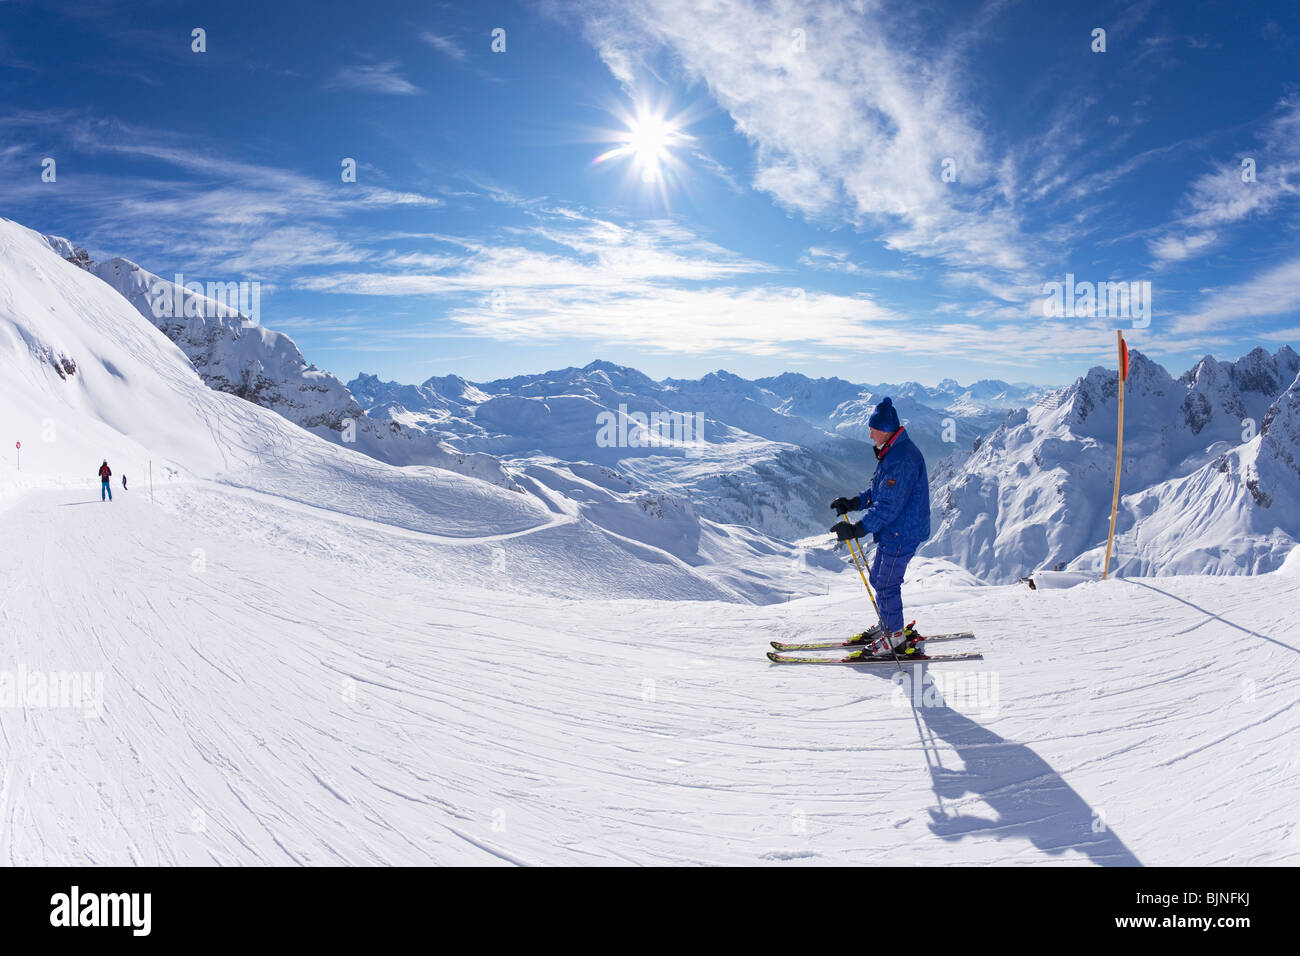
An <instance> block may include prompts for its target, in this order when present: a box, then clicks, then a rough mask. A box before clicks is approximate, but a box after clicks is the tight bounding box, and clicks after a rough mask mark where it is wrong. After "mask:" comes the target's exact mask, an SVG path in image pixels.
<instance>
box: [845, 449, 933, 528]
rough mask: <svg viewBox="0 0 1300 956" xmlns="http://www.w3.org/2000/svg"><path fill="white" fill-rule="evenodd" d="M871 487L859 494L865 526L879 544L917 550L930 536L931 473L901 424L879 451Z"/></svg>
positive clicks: (862, 520) (863, 524)
mask: <svg viewBox="0 0 1300 956" xmlns="http://www.w3.org/2000/svg"><path fill="white" fill-rule="evenodd" d="M877 454H878V455H879V460H878V461H877V462H876V473H875V474H874V475H872V477H871V487H870V488H869V489H867V490H866V491H864V492H862V494H860V495H859V496H858V505H859V507H860V510H862V511H865V512H866V513H865V514H864V515H863V516H862V517H861V519H859V520H860V521H861V524H862V528H863V530H865V531H866V532H867V533H868V534H871V535H873V536H874V537H875V539H876V543H877V544H888V545H892V546H894V547H896V548H899V549H909V550H915V549H916V548H918V547H920V545H921V542H922V541H924V540H925V539H926V538H928V537H930V477H929V475H928V474H926V470H925V458H924V457H923V456H922V455H921V449H919V448H917V447H916V445H915V443H913V441H912V439H910V438H909V437H907V431H906V430H905V429H902V428H900V429H899V430H898V432H897V433H896V434H895V436H894V438H893V439H892V440H891V441H890V442H889V443H888V444H887V445H886V446H885V450H884V451H883V452H878V453H877Z"/></svg>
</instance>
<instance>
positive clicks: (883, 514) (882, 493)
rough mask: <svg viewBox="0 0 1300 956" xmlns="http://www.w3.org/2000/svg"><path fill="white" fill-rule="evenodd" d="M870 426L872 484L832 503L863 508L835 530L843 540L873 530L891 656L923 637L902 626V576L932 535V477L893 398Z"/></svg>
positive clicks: (883, 645)
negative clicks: (873, 457) (873, 462)
mask: <svg viewBox="0 0 1300 956" xmlns="http://www.w3.org/2000/svg"><path fill="white" fill-rule="evenodd" d="M867 424H868V425H869V426H870V428H871V443H872V444H873V445H874V446H875V450H876V473H875V474H874V475H873V476H872V478H871V487H870V488H869V489H868V490H866V491H864V492H862V494H860V495H855V496H854V497H852V498H836V499H835V500H834V501H832V502H831V508H832V509H833V510H834V511H835V513H836V514H838V515H847V514H848V513H849V512H850V511H862V512H863V515H862V517H861V518H860V519H859V520H857V521H849V520H847V519H846V520H844V521H840V522H839V523H838V524H836V525H835V526H834V527H833V528H831V532H832V533H833V534H835V536H836V537H837V538H839V540H840V541H847V540H849V539H850V538H861V537H864V536H865V535H868V534H870V535H871V536H872V537H873V538H874V539H875V542H876V556H875V559H874V560H873V561H872V563H871V584H872V586H873V587H874V588H875V589H876V599H877V601H878V602H879V604H880V616H881V618H882V619H883V623H884V637H886V638H887V640H881V641H879V644H878V648H879V649H878V650H877V652H876V653H877V654H878V655H880V656H884V657H892V656H893V655H894V654H895V653H899V654H902V653H908V652H910V651H912V650H914V648H915V645H916V643H917V641H918V640H919V635H915V634H909V633H908V632H907V631H906V630H905V628H904V627H903V574H904V572H905V571H906V570H907V563H908V562H909V561H911V560H912V556H913V555H914V554H916V549H917V548H919V547H920V546H921V543H922V542H923V541H925V540H926V538H928V537H930V478H929V476H928V475H927V474H926V470H925V458H924V457H923V456H922V455H921V449H919V448H917V447H916V445H915V444H914V443H913V442H912V439H910V438H909V437H908V436H907V433H906V431H905V429H904V428H903V425H902V423H901V422H899V420H898V411H897V410H896V409H895V408H894V403H893V401H892V400H891V399H889V398H887V397H886V398H885V399H884V400H882V401H881V402H880V404H879V405H877V406H876V408H875V411H873V412H872V413H871V418H870V419H869V420H868V422H867ZM867 633H868V635H869V636H872V637H875V636H877V635H874V634H871V632H870V631H868V632H867Z"/></svg>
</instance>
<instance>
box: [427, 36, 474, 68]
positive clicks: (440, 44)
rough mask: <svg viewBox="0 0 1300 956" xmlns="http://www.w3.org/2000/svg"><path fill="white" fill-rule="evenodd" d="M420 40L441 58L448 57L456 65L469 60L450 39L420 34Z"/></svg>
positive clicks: (460, 48) (462, 50) (463, 51)
mask: <svg viewBox="0 0 1300 956" xmlns="http://www.w3.org/2000/svg"><path fill="white" fill-rule="evenodd" d="M420 39H421V40H423V41H424V42H425V43H427V44H428V45H429V46H431V47H433V48H434V49H435V50H437V51H438V52H439V53H441V54H442V55H443V56H446V57H449V58H451V59H453V60H455V61H456V62H458V63H464V62H465V61H466V60H467V59H468V58H469V54H468V53H466V52H465V50H464V49H463V48H462V47H461V46H460V44H458V43H457V42H456V41H455V40H453V39H452V38H451V37H444V36H439V35H438V34H436V33H421V34H420Z"/></svg>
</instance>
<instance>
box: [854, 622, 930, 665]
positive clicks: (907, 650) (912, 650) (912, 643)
mask: <svg viewBox="0 0 1300 956" xmlns="http://www.w3.org/2000/svg"><path fill="white" fill-rule="evenodd" d="M903 633H904V636H905V638H906V640H905V641H904V643H903V645H901V646H899V647H898V648H896V650H897V651H898V653H899V654H900V655H902V654H923V653H925V648H924V647H923V646H922V644H923V642H924V641H925V638H924V637H922V636H921V635H920V634H918V633H917V630H916V622H915V621H913V622H912V623H911V624H908V625H907V626H905V627H904V628H903ZM849 643H850V644H853V645H857V644H866V645H867V649H868V650H869V651H871V652H873V653H874V652H875V651H878V650H883V651H884V652H885V653H886V654H887V655H888V656H890V657H892V656H893V655H892V654H890V653H889V650H888V649H887V648H886V647H885V645H884V642H883V641H882V640H880V625H879V624H873V625H872V626H871V627H869V628H867V629H866V630H865V631H863V632H862V633H861V634H856V635H854V636H853V638H852V639H851V640H850V642H849Z"/></svg>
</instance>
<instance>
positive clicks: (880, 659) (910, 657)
mask: <svg viewBox="0 0 1300 956" xmlns="http://www.w3.org/2000/svg"><path fill="white" fill-rule="evenodd" d="M974 639H975V634H974V633H973V632H971V631H956V632H953V633H951V634H935V635H933V636H930V637H923V638H922V639H921V640H922V642H928V641H934V642H936V643H939V642H943V641H969V640H974ZM875 644H876V641H863V640H860V639H859V638H853V639H850V640H847V641H814V642H812V643H806V644H789V643H784V642H782V641H772V647H773V648H774V650H771V651H768V652H767V659H768V660H770V661H771V662H772V663H773V664H856V665H867V666H871V665H876V666H880V665H888V666H891V667H892V666H893V665H894V663H895V662H896V661H897V662H898V663H900V664H908V663H911V662H914V661H915V662H919V663H926V664H942V663H947V662H949V661H980V660H983V659H984V655H983V654H980V653H978V652H975V651H972V652H969V653H966V654H935V655H930V654H899V655H898V656H897V657H895V656H894V655H892V654H890V655H889V656H888V657H884V656H878V655H875V654H873V653H871V651H872V650H873V648H874V646H875ZM844 648H861V649H862V651H863V654H862V656H860V657H855V656H853V655H850V656H848V657H793V656H790V655H789V654H787V653H783V652H786V651H821V650H840V649H844Z"/></svg>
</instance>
